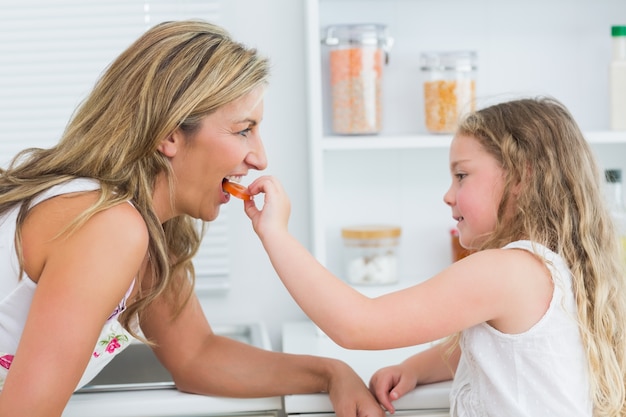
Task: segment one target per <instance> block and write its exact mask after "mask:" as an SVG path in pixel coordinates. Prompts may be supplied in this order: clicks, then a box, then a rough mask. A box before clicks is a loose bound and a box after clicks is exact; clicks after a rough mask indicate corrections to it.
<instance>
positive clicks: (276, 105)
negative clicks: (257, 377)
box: [202, 0, 309, 350]
mask: <svg viewBox="0 0 626 417" xmlns="http://www.w3.org/2000/svg"><path fill="white" fill-rule="evenodd" d="M223 15H224V18H225V21H226V23H224V26H226V28H227V29H228V30H229V31H230V32H231V34H232V35H233V37H234V38H235V39H237V40H239V41H241V42H243V43H245V44H247V45H249V46H254V47H256V48H258V49H259V51H260V52H261V53H262V54H264V55H265V56H268V57H269V58H270V61H271V63H272V77H271V80H270V88H269V90H268V92H267V95H266V97H265V114H264V120H263V123H262V124H261V133H262V135H263V139H264V143H265V147H266V151H267V156H268V161H269V165H268V168H267V170H266V171H264V172H263V173H264V174H271V175H275V176H277V177H278V178H280V179H281V181H282V183H283V185H284V187H285V189H286V190H287V192H288V193H289V195H290V197H291V201H292V215H291V222H290V230H291V232H292V234H293V235H294V236H295V237H296V238H297V239H298V240H299V241H300V242H302V243H303V244H305V245H306V246H307V247H308V240H309V230H308V212H309V208H308V207H309V206H308V204H309V203H308V156H307V137H306V133H307V126H306V123H307V120H306V100H305V96H304V95H305V88H306V84H305V63H304V58H305V51H304V50H303V48H304V44H305V42H304V24H305V20H304V19H305V17H304V1H303V0H228V1H225V2H224V9H223ZM252 174H253V173H251V175H250V177H251V176H252ZM249 181H251V180H249V179H246V180H245V181H244V182H245V183H248V182H249ZM229 204H231V205H234V206H237V207H230V209H231V210H230V211H229V216H230V218H231V228H232V229H231V231H232V242H231V248H234V251H233V253H232V260H233V261H232V270H231V271H232V283H231V289H230V291H229V292H228V294H226V295H225V296H203V297H202V302H203V306H204V309H205V312H206V315H207V317H208V319H209V321H210V322H214V323H228V322H238V321H251V320H252V321H254V320H262V321H264V322H265V324H266V325H267V328H268V330H269V332H270V337H271V340H272V345H273V348H274V349H275V350H278V349H280V348H281V344H280V331H281V325H282V323H283V322H284V321H288V320H298V319H305V316H304V314H303V313H302V311H301V310H300V308H299V307H298V306H297V305H296V304H295V302H293V301H292V299H291V297H290V296H289V294H288V293H287V291H286V290H285V289H284V287H283V286H282V284H281V283H280V280H279V279H278V277H277V276H276V274H275V272H274V270H273V269H272V267H271V264H270V263H269V260H268V258H267V255H266V254H265V252H264V251H263V247H262V246H261V244H260V242H259V240H258V238H257V237H256V235H255V234H254V232H253V230H252V226H251V224H250V220H249V219H248V218H247V217H246V216H245V214H244V213H243V206H242V204H241V202H240V201H238V200H235V199H233V200H232V201H231V202H230V203H229ZM233 209H234V210H233ZM239 209H241V210H239Z"/></svg>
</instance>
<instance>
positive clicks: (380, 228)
mask: <svg viewBox="0 0 626 417" xmlns="http://www.w3.org/2000/svg"><path fill="white" fill-rule="evenodd" d="M401 231H402V229H401V228H400V227H398V226H385V225H363V226H352V227H344V228H343V229H341V236H342V237H343V238H345V239H384V238H392V237H399V236H400V233H401Z"/></svg>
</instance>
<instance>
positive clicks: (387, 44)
mask: <svg viewBox="0 0 626 417" xmlns="http://www.w3.org/2000/svg"><path fill="white" fill-rule="evenodd" d="M325 31H326V34H325V36H324V37H323V38H322V43H323V44H326V45H329V46H335V45H339V44H340V43H342V42H345V43H349V44H356V45H375V46H382V47H384V48H385V49H390V48H391V46H392V45H393V38H391V37H390V36H389V33H388V32H387V26H386V25H382V24H378V23H357V24H345V25H331V26H327V27H326V29H325Z"/></svg>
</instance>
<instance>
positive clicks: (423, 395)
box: [283, 321, 452, 414]
mask: <svg viewBox="0 0 626 417" xmlns="http://www.w3.org/2000/svg"><path fill="white" fill-rule="evenodd" d="M429 346H430V345H429V344H426V345H419V346H412V347H408V348H401V349H390V350H380V351H363V350H348V349H344V348H342V347H340V346H339V345H337V344H336V343H335V342H333V341H332V340H331V339H330V338H329V337H328V336H326V335H324V334H323V333H322V332H321V331H320V330H319V329H318V328H317V326H316V325H315V324H314V323H312V322H311V321H301V322H291V323H286V324H285V325H284V326H283V351H284V352H287V353H299V354H309V355H318V356H325V357H331V358H337V359H341V360H343V361H344V362H346V363H347V364H348V365H350V366H352V368H353V369H354V370H355V371H356V373H357V374H358V375H359V376H360V377H361V378H363V380H364V381H365V383H366V384H367V383H369V380H370V377H371V376H372V375H373V374H374V372H376V371H377V370H378V369H380V368H382V367H385V366H389V365H395V364H397V363H399V362H401V361H403V360H404V359H406V358H408V357H409V356H411V355H413V354H415V353H417V352H420V351H422V350H424V349H427V348H428V347H429ZM451 385H452V381H446V382H439V383H435V384H429V385H423V386H420V387H417V388H416V389H414V390H413V391H411V392H410V393H408V394H406V395H405V396H404V397H402V398H400V399H399V400H397V401H395V402H394V405H395V406H396V409H397V410H399V411H402V410H447V409H448V408H449V407H450V402H449V393H450V387H451ZM332 411H333V408H332V404H331V402H330V399H329V397H328V395H327V394H306V395H288V396H286V397H285V412H287V413H288V414H290V413H323V412H332Z"/></svg>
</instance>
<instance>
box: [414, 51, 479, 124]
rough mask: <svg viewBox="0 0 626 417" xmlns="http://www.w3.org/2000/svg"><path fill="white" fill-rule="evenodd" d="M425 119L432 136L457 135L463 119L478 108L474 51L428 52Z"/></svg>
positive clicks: (425, 57) (425, 59)
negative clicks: (457, 127)
mask: <svg viewBox="0 0 626 417" xmlns="http://www.w3.org/2000/svg"><path fill="white" fill-rule="evenodd" d="M420 61H421V70H422V72H423V73H424V116H425V124H426V129H427V130H428V131H429V132H430V133H453V132H454V131H455V129H456V126H457V124H458V121H459V119H460V118H461V117H462V116H463V115H464V114H465V113H468V112H471V111H474V109H475V107H476V61H477V54H476V52H473V51H454V52H424V53H422V54H421V57H420Z"/></svg>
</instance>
